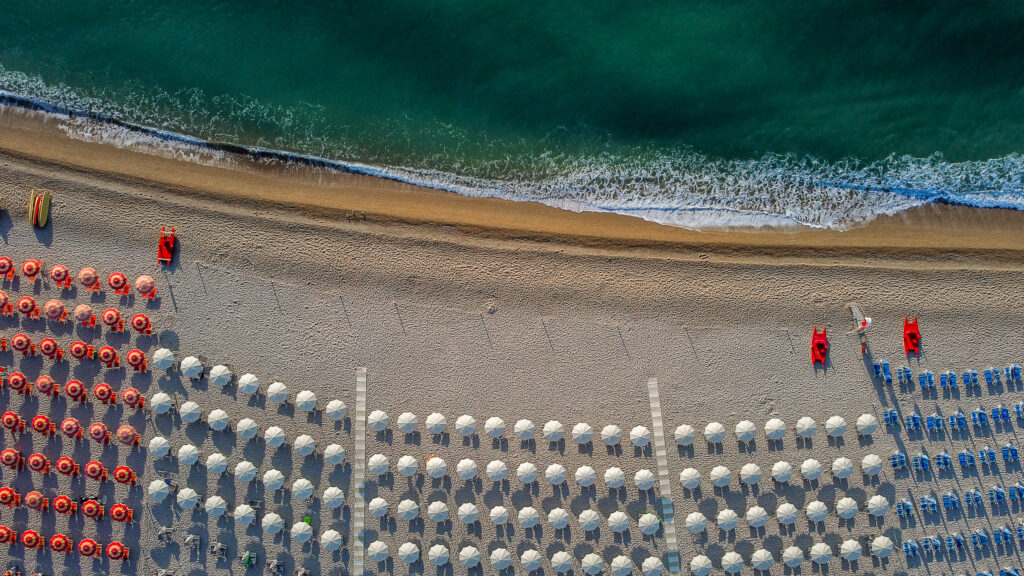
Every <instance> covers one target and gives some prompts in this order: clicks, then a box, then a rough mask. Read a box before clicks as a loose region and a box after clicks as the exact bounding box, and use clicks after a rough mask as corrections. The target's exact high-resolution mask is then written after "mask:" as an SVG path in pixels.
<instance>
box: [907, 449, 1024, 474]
mask: <svg viewBox="0 0 1024 576" xmlns="http://www.w3.org/2000/svg"><path fill="white" fill-rule="evenodd" d="M997 454H998V455H997ZM1000 457H1001V458H1002V461H1003V462H1004V463H1007V464H1009V463H1013V462H1017V461H1019V458H1020V452H1019V450H1018V448H1017V447H1016V446H1014V445H1013V444H1007V445H1005V446H1003V447H1001V448H1000V449H999V452H998V453H997V452H996V449H995V448H992V447H991V446H985V447H984V448H981V449H980V450H978V457H977V459H975V457H974V453H973V452H971V451H970V450H961V451H960V452H959V453H958V454H957V461H958V462H959V463H960V467H961V468H972V467H974V466H976V465H977V464H979V463H980V464H982V465H995V464H998V463H999V458H1000ZM889 463H890V465H891V466H892V467H893V469H894V470H899V469H901V468H906V467H907V465H908V463H909V465H910V467H911V468H913V469H914V470H915V471H917V472H927V471H928V470H931V468H932V466H934V467H935V469H937V470H950V469H952V468H953V458H952V457H951V456H950V455H949V453H947V452H945V451H943V452H940V453H938V454H936V455H935V456H929V455H928V454H925V453H923V452H919V453H917V454H915V455H914V456H912V457H911V458H910V459H909V460H908V458H907V455H906V454H904V453H903V452H894V453H893V454H891V455H890V456H889Z"/></svg>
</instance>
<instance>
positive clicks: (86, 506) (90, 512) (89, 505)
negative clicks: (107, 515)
mask: <svg viewBox="0 0 1024 576" xmlns="http://www.w3.org/2000/svg"><path fill="white" fill-rule="evenodd" d="M82 514H83V515H84V516H85V517H86V518H92V519H94V520H99V519H100V518H102V517H103V506H101V505H100V503H99V502H97V501H95V500H86V501H85V502H82Z"/></svg>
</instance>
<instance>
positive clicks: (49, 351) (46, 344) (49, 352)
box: [39, 337, 60, 358]
mask: <svg viewBox="0 0 1024 576" xmlns="http://www.w3.org/2000/svg"><path fill="white" fill-rule="evenodd" d="M39 351H40V352H42V353H43V356H48V357H50V358H53V357H54V356H55V355H56V354H57V352H59V351H60V345H59V344H57V341H56V340H54V339H53V338H50V337H46V338H43V339H42V340H40V341H39Z"/></svg>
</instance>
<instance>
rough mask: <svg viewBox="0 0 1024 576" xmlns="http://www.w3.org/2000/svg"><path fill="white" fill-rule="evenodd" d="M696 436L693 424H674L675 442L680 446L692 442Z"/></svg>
mask: <svg viewBox="0 0 1024 576" xmlns="http://www.w3.org/2000/svg"><path fill="white" fill-rule="evenodd" d="M696 437H697V431H696V430H694V429H693V426H690V425H689V424H680V425H679V426H676V431H675V438H676V444H678V445H680V446H689V445H691V444H693V440H694V439H695V438H696Z"/></svg>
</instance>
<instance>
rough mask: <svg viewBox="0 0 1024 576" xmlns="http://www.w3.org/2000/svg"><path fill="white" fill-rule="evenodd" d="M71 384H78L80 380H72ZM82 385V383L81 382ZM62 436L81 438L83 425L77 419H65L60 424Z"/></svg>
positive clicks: (69, 384) (69, 386)
mask: <svg viewBox="0 0 1024 576" xmlns="http://www.w3.org/2000/svg"><path fill="white" fill-rule="evenodd" d="M71 382H78V380H72V381H71ZM71 382H68V388H69V392H70V388H71ZM79 384H81V382H79ZM60 432H61V434H63V435H65V436H67V437H68V438H81V437H82V423H81V422H79V421H78V419H77V418H65V419H64V421H63V422H61V423H60Z"/></svg>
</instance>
